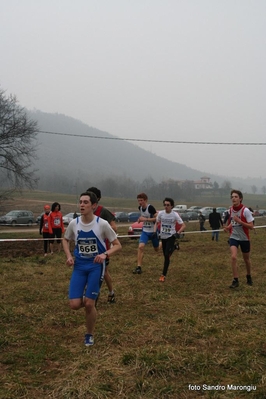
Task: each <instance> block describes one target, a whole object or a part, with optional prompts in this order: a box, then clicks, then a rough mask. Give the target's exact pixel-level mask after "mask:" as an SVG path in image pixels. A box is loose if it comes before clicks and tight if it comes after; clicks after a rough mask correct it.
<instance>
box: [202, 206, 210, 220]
mask: <svg viewBox="0 0 266 399" xmlns="http://www.w3.org/2000/svg"><path fill="white" fill-rule="evenodd" d="M199 212H201V213H202V215H203V216H204V217H205V219H209V214H210V213H212V212H213V207H212V206H204V207H203V208H201V209H200V210H199Z"/></svg>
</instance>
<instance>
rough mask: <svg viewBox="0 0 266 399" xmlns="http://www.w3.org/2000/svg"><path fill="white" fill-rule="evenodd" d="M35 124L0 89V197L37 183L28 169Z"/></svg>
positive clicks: (30, 168) (32, 153) (33, 152)
mask: <svg viewBox="0 0 266 399" xmlns="http://www.w3.org/2000/svg"><path fill="white" fill-rule="evenodd" d="M37 132H38V130H37V122H36V121H33V120H31V119H29V117H28V115H27V112H26V111H25V110H24V108H22V107H21V106H20V105H19V104H18V102H17V99H16V97H15V96H13V95H10V96H9V97H7V96H6V95H5V92H4V91H3V90H1V89H0V176H1V181H2V184H1V186H2V188H4V191H2V192H1V194H0V198H3V197H6V196H8V195H10V193H11V192H12V191H13V190H19V189H21V188H23V187H27V188H30V189H32V188H34V187H35V185H36V183H37V180H38V179H37V178H36V176H35V171H34V170H33V168H32V164H33V160H34V159H35V158H36V135H37Z"/></svg>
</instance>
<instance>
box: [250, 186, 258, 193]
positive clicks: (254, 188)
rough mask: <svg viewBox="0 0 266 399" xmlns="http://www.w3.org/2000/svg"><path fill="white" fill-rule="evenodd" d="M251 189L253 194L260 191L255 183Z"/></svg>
mask: <svg viewBox="0 0 266 399" xmlns="http://www.w3.org/2000/svg"><path fill="white" fill-rule="evenodd" d="M251 190H252V193H253V194H256V192H257V191H258V189H257V187H256V186H255V185H254V184H253V185H252V186H251Z"/></svg>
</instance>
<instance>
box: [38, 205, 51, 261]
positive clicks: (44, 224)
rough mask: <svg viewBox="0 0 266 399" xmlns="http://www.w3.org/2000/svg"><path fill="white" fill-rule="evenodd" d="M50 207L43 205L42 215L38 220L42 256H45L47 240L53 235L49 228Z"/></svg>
mask: <svg viewBox="0 0 266 399" xmlns="http://www.w3.org/2000/svg"><path fill="white" fill-rule="evenodd" d="M50 211H51V208H50V205H44V213H43V214H42V217H41V220H40V234H42V236H43V239H44V241H43V248H44V256H47V251H48V243H49V238H50V237H51V235H52V234H53V229H52V226H51V219H50Z"/></svg>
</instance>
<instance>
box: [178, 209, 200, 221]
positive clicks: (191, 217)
mask: <svg viewBox="0 0 266 399" xmlns="http://www.w3.org/2000/svg"><path fill="white" fill-rule="evenodd" d="M187 217H188V220H198V219H199V214H198V212H196V211H187ZM182 219H183V218H182Z"/></svg>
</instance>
